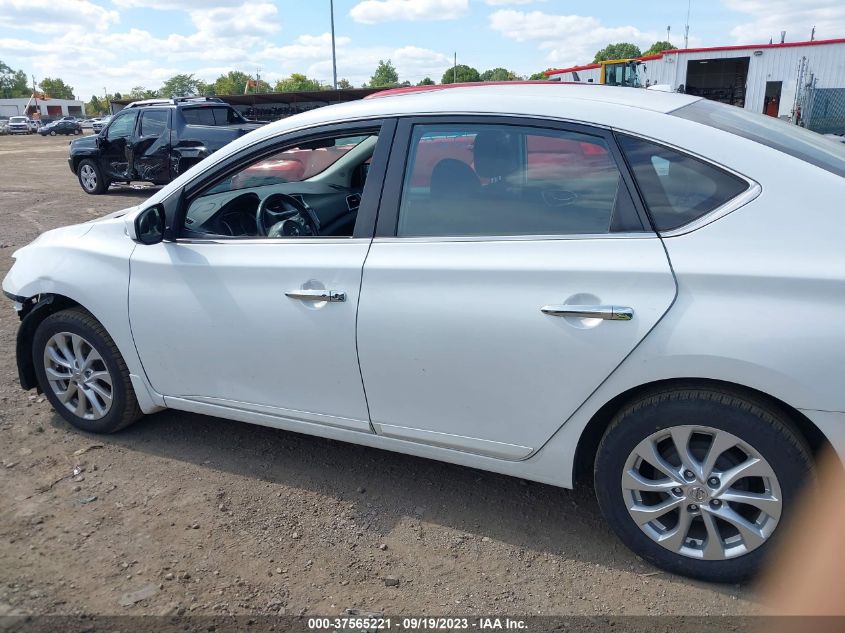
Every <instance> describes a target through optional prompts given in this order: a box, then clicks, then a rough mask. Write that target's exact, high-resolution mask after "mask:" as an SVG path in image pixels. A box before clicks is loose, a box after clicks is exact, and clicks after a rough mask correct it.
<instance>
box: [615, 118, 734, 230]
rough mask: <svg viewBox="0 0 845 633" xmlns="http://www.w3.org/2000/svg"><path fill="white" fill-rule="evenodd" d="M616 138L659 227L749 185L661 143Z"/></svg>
mask: <svg viewBox="0 0 845 633" xmlns="http://www.w3.org/2000/svg"><path fill="white" fill-rule="evenodd" d="M731 107H733V106H731ZM617 138H618V140H619V145H620V147H621V148H622V152H623V153H624V154H625V157H626V158H627V159H628V162H629V164H630V165H631V169H632V171H633V172H634V177H635V179H636V181H637V186H638V187H639V189H640V193H641V194H642V197H643V200H644V202H645V203H646V206H647V207H648V210H649V212H650V213H651V218H652V221H653V222H654V224H655V228H656V229H657V230H658V231H671V230H672V229H677V228H679V227H681V226H684V225H685V224H689V223H690V222H692V221H693V220H697V219H698V218H700V217H702V216H704V215H706V214H708V213H710V212H711V211H713V210H714V209H717V208H718V207H720V206H722V205H723V204H725V203H726V202H728V201H729V200H731V199H732V198H735V197H736V196H738V195H739V194H741V193H742V192H743V191H745V190H746V189H748V187H749V185H748V182H747V181H745V180H743V179H742V178H740V177H739V176H735V175H734V174H731V173H729V172H727V171H724V170H723V169H719V168H718V167H716V166H715V165H711V164H710V163H705V162H704V161H701V160H698V159H697V158H693V157H692V156H689V155H687V154H683V153H681V152H678V151H675V150H673V149H669V148H668V147H665V146H664V145H658V144H657V143H652V142H650V141H646V140H643V139H640V138H635V137H633V136H627V135H624V134H620V135H619V136H618V137H617Z"/></svg>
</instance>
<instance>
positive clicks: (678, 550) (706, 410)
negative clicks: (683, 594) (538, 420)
mask: <svg viewBox="0 0 845 633" xmlns="http://www.w3.org/2000/svg"><path fill="white" fill-rule="evenodd" d="M717 443H718V444H719V448H717V449H715V450H713V451H710V449H711V448H714V447H715V446H716V444H717ZM679 445H680V446H686V447H687V449H688V450H687V451H686V454H687V459H686V461H685V462H682V461H681V459H680V454H681V451H680V450H678V448H677V447H678V446H679ZM652 448H654V449H655V450H656V452H657V454H658V455H659V457H655V453H653V452H651V453H650V452H649V451H650V449H652ZM673 451H674V453H673ZM710 452H713V454H714V457H710V460H715V464H714V465H713V466H712V467H711V468H708V463H707V462H708V461H709V460H708V455H709V453H710ZM644 455H645V457H643V456H644ZM717 458H718V459H717ZM660 459H662V461H660V464H659V466H658V467H655V464H657V463H658V461H659V460H660ZM754 459H757V460H762V461H757V462H754V461H753V460H754ZM749 460H752V461H749ZM745 467H748V469H747V470H744V471H743V472H746V473H749V474H751V475H752V476H748V477H744V478H742V477H740V476H739V475H736V479H733V477H734V475H732V474H731V472H730V471H731V469H736V470H734V473H737V472H739V471H740V469H743V468H745ZM691 469H695V472H694V471H693V470H691ZM811 471H812V457H811V453H810V450H809V448H808V446H807V444H806V442H805V441H804V440H803V439H802V437H801V436H800V434H799V433H798V432H797V431H796V430H795V428H794V427H793V425H792V423H791V422H790V420H789V418H788V416H787V415H786V414H785V413H784V412H783V411H780V410H779V409H777V408H775V407H773V406H771V405H770V404H768V403H767V402H765V401H763V400H757V399H755V398H753V397H749V396H747V395H743V394H741V393H739V392H732V391H730V390H722V389H710V388H695V387H690V388H676V389H663V390H659V391H654V392H651V393H649V394H646V395H644V396H642V397H640V398H638V399H636V400H635V401H633V402H631V403H629V404H628V405H627V406H626V407H625V408H624V409H623V410H621V411H620V412H619V413H618V414H617V415H616V417H615V418H614V419H613V421H612V422H611V424H610V426H609V427H608V429H607V431H606V432H605V434H604V437H603V438H602V440H601V443H600V444H599V448H598V452H597V454H596V459H595V472H594V482H595V490H596V497H597V498H598V502H599V506H600V508H601V511H602V514H604V516H605V519H606V520H607V521H608V523H609V524H610V526H611V527H612V529H613V530H614V531H615V532H616V534H617V535H618V536H619V538H620V539H621V540H622V542H624V543H625V545H627V546H628V547H629V548H630V549H631V550H633V551H634V552H635V553H636V554H638V555H639V556H641V557H642V558H643V559H645V560H646V561H648V562H650V563H652V564H653V565H655V566H657V567H659V568H661V569H665V570H666V571H669V572H672V573H675V574H680V575H683V576H690V577H693V578H697V579H700V580H706V581H710V582H739V581H742V580H745V579H747V578H749V577H751V576H753V575H754V574H755V573H756V572H757V571H758V570H759V568H760V566H761V564H762V563H763V561H764V560H765V558H766V555H767V553H768V551H769V550H770V549H771V548H772V543H773V541H776V540H777V537H778V536H779V534H780V533H781V532H783V530H781V529H779V528H780V527H781V526H782V525H784V522H785V520H787V519H788V517H789V514H790V512H791V510H792V509H793V508H795V507H796V505H798V502H799V499H800V497H801V495H802V488H803V485H804V484H805V483H807V482H808V481H809V480H810V479H811ZM690 475H692V477H690ZM731 479H733V481H732V482H731ZM657 483H659V487H660V491H659V492H655V486H656V484H657ZM748 493H751V494H748ZM738 495H745V496H744V499H745V500H746V501H752V503H751V504H748V503H743V502H739V501H737V499H738V498H739V497H738ZM753 495H762V496H764V497H772V499H769V500H768V501H765V500H763V501H761V500H759V498H752V497H753ZM777 500H779V503H778V502H777ZM649 506H652V507H649ZM658 506H665V507H667V508H668V507H671V508H672V509H671V510H668V511H664V507H658ZM629 508H630V510H629ZM763 508H765V510H764V509H763ZM643 510H645V512H643ZM655 510H656V511H655ZM661 513H663V514H661ZM635 515H636V516H637V517H638V519H637V520H635V519H634V516H635ZM726 519H729V520H726ZM743 519H744V521H742V520H743ZM738 526H739V527H738ZM749 526H750V527H749ZM658 540H661V541H662V544H661V543H658V542H657V541H658Z"/></svg>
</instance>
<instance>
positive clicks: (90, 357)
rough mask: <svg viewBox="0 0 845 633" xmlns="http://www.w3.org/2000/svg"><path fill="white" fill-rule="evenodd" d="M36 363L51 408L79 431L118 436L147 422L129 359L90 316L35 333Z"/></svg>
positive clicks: (50, 320)
mask: <svg viewBox="0 0 845 633" xmlns="http://www.w3.org/2000/svg"><path fill="white" fill-rule="evenodd" d="M32 360H33V363H34V365H35V373H36V375H37V377H38V384H39V386H40V387H41V390H42V391H43V392H44V394H45V395H46V396H47V399H48V400H49V401H50V404H52V405H53V408H54V409H55V410H56V411H57V412H58V413H59V415H61V416H62V417H63V418H64V419H65V420H67V421H68V422H70V423H71V424H72V425H73V426H75V427H77V428H79V429H82V430H83V431H89V432H94V433H114V432H115V431H119V430H120V429H122V428H124V427H126V426H128V425H130V424H132V423H133V422H134V421H135V420H137V419H138V418H139V417H141V410H140V409H139V408H138V401H137V400H136V398H135V392H134V390H133V389H132V383H131V381H130V379H129V370H128V369H127V367H126V363H125V362H124V361H123V357H122V356H121V355H120V352H119V351H118V349H117V345H115V343H114V341H113V340H112V338H111V337H110V336H109V334H108V332H106V330H105V328H103V326H102V325H101V324H100V323H99V322H98V321H97V320H96V319H95V318H94V317H92V316H91V315H90V314H89V313H88V312H86V311H84V310H82V309H79V308H74V309H69V310H62V311H60V312H56V313H55V314H51V315H50V316H48V317H47V318H46V319H44V321H42V322H41V324H40V325H39V326H38V328H37V329H36V331H35V336H34V338H33V348H32Z"/></svg>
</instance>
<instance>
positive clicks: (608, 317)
mask: <svg viewBox="0 0 845 633" xmlns="http://www.w3.org/2000/svg"><path fill="white" fill-rule="evenodd" d="M540 312H542V313H543V314H548V315H549V316H559V317H579V318H583V319H604V320H605V321H630V320H631V319H633V318H634V310H633V308H627V307H625V306H613V305H593V306H589V305H588V306H579V305H559V306H543V307H542V308H540Z"/></svg>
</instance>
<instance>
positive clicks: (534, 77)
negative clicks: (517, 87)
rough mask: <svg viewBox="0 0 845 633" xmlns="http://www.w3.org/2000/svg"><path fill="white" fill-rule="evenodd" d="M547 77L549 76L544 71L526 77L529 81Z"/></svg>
mask: <svg viewBox="0 0 845 633" xmlns="http://www.w3.org/2000/svg"><path fill="white" fill-rule="evenodd" d="M547 70H551V68H548V69H547ZM548 78H549V76H548V75H547V74H546V73H545V72H543V71H540V72H539V73H533V74H532V75H531V76H530V77H529V78H528V79H530V80H531V81H542V80H545V79H548Z"/></svg>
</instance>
